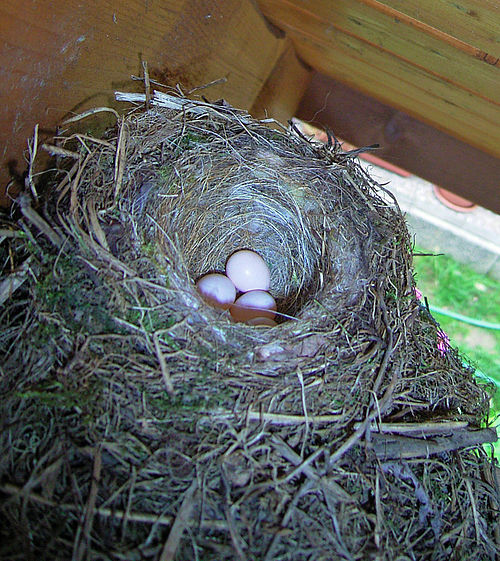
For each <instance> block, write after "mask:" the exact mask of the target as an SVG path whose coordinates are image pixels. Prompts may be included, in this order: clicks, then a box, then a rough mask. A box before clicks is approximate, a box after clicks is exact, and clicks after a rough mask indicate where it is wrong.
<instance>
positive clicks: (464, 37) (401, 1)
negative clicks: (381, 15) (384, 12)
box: [366, 0, 500, 60]
mask: <svg viewBox="0 0 500 561" xmlns="http://www.w3.org/2000/svg"><path fill="white" fill-rule="evenodd" d="M366 1H367V2H368V3H371V4H383V5H386V6H389V7H391V8H393V9H395V10H397V11H399V12H401V13H404V14H406V15H408V16H410V17H411V18H413V19H414V20H416V21H421V22H422V23H425V24H426V25H428V26H430V27H433V28H434V29H438V30H440V31H441V32H443V33H446V34H447V35H449V36H450V37H454V38H456V39H458V40H460V41H462V42H463V43H466V44H468V45H472V46H474V47H476V48H477V49H478V50H480V51H482V53H478V56H479V58H486V57H485V56H484V55H486V54H487V55H490V56H492V57H494V58H495V59H497V60H498V58H499V57H500V24H499V22H500V3H499V2H498V1H497V0H380V1H379V2H377V1H376V0H366Z"/></svg>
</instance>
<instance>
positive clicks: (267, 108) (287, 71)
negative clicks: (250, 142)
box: [250, 40, 312, 124]
mask: <svg viewBox="0 0 500 561" xmlns="http://www.w3.org/2000/svg"><path fill="white" fill-rule="evenodd" d="M311 75H312V71H311V69H310V68H309V67H307V66H306V65H305V64H304V63H303V62H302V61H300V60H299V59H298V58H297V54H296V52H295V48H294V47H293V45H292V43H291V41H290V40H287V47H286V49H285V50H284V52H283V54H282V56H281V57H280V58H279V60H278V62H277V63H276V66H275V67H274V68H273V71H272V72H271V74H270V76H269V78H268V80H267V82H266V83H265V84H264V86H263V87H262V89H261V91H260V93H259V96H258V97H257V99H256V100H255V102H254V104H253V106H252V108H251V109H250V113H251V114H252V115H254V116H255V117H257V118H258V119H263V118H267V117H272V118H273V119H276V120H277V121H279V122H280V123H283V124H286V123H287V122H288V120H289V119H291V118H292V117H293V116H294V115H295V111H296V110H297V107H298V105H299V103H300V100H301V99H302V96H303V95H304V92H305V90H306V89H307V86H308V85H309V81H310V80H311Z"/></svg>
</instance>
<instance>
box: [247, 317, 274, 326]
mask: <svg viewBox="0 0 500 561" xmlns="http://www.w3.org/2000/svg"><path fill="white" fill-rule="evenodd" d="M246 323H247V324H248V325H265V326H267V327H274V326H275V325H278V324H277V323H276V322H275V321H274V319H271V318H264V317H262V316H259V317H258V318H252V319H249V320H247V321H246Z"/></svg>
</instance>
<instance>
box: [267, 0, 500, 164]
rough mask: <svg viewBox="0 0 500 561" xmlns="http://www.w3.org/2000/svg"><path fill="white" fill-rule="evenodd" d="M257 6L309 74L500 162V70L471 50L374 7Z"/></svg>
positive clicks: (270, 1)
mask: <svg viewBox="0 0 500 561" xmlns="http://www.w3.org/2000/svg"><path fill="white" fill-rule="evenodd" d="M260 6H261V8H262V10H263V12H264V14H265V15H266V16H267V17H269V18H270V19H271V21H272V22H273V23H274V24H275V25H277V26H279V27H280V28H282V29H283V30H284V31H285V32H286V33H287V34H288V35H289V36H290V38H291V39H292V41H293V42H294V44H295V47H296V50H297V53H298V55H299V56H300V57H302V58H303V59H304V60H305V61H306V62H307V63H308V64H309V65H311V66H312V67H313V68H314V69H316V70H319V71H320V72H322V73H323V74H326V75H329V76H331V77H333V78H335V79H338V80H341V81H343V82H344V83H346V84H348V85H350V86H351V87H354V88H356V89H358V90H360V91H363V92H364V93H366V94H368V95H370V96H372V97H375V98H377V99H379V100H380V101H382V102H384V103H387V104H389V105H392V106H394V107H395V108H397V109H399V110H402V111H405V112H406V113H408V114H410V115H412V116H414V117H416V118H418V119H420V120H422V121H424V122H426V123H428V124H430V125H432V126H435V127H436V128H438V129H439V130H441V131H444V132H446V133H448V134H451V135H454V136H455V137H456V138H458V139H460V140H462V141H464V142H467V143H469V144H471V145H472V146H475V147H477V148H479V149H481V150H484V151H486V152H488V153H490V154H492V155H494V156H500V128H499V124H500V88H499V84H500V68H498V67H496V66H493V65H491V64H488V63H487V62H485V61H483V60H480V59H479V58H477V57H476V56H475V54H474V49H472V47H470V48H468V47H467V46H466V47H467V48H465V47H464V48H458V47H457V45H456V41H455V42H454V41H452V40H451V39H450V40H446V41H444V40H442V37H441V36H440V35H439V34H437V35H436V34H435V33H432V32H431V31H432V30H431V29H430V28H429V26H416V25H415V22H413V21H411V18H409V17H408V16H404V14H401V17H400V18H397V17H395V16H394V14H393V13H389V12H388V11H387V9H385V6H382V8H384V9H383V10H382V9H380V10H378V9H377V6H378V7H380V6H381V3H379V2H375V1H368V0H366V1H361V0H349V1H347V0H338V1H337V2H334V3H332V2H328V1H326V0H318V1H317V2H314V3H309V4H304V3H303V2H299V1H298V0H288V1H287V0H260ZM499 25H500V20H499ZM441 35H442V34H441ZM471 49H472V50H471Z"/></svg>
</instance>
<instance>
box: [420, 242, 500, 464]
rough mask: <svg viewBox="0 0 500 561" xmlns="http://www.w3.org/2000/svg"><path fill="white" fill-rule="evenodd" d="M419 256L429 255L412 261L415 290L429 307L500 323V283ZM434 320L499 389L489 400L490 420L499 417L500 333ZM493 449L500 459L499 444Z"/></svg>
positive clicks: (449, 320)
mask: <svg viewBox="0 0 500 561" xmlns="http://www.w3.org/2000/svg"><path fill="white" fill-rule="evenodd" d="M418 253H430V252H426V251H425V250H423V249H420V248H417V249H415V257H414V267H415V273H416V282H417V287H418V288H419V290H420V291H421V292H422V294H423V296H424V297H426V298H427V300H428V303H429V305H430V306H436V307H439V308H443V309H445V310H449V311H452V312H456V313H459V314H461V315H464V316H468V317H470V318H474V319H479V320H482V321H486V322H490V323H494V324H498V323H500V281H498V280H496V279H493V278H491V277H489V276H487V275H483V274H480V273H477V272H475V271H474V270H473V269H471V268H470V267H467V266H465V265H463V264H461V263H458V262H457V261H455V260H454V259H452V258H450V257H447V256H445V255H435V256H419V255H418ZM433 316H434V317H435V319H436V320H437V321H438V322H439V323H440V325H441V327H442V329H443V331H445V332H446V333H447V334H448V336H449V337H450V341H451V343H452V345H453V346H456V347H458V349H459V350H460V352H461V353H462V354H463V355H465V357H466V360H467V362H469V364H471V365H472V366H474V367H475V368H476V372H477V374H478V376H479V377H480V375H481V373H483V374H485V375H486V376H488V377H489V378H491V379H492V380H493V381H494V382H495V383H496V384H497V387H498V388H499V389H497V391H496V393H495V395H494V396H493V399H492V411H491V416H492V417H493V418H494V417H496V416H498V415H500V331H499V330H493V329H485V328H482V327H476V326H473V325H469V324H467V323H463V322H461V321H458V320H456V319H452V318H449V317H446V316H444V315H441V314H438V313H435V312H433ZM494 424H495V425H497V424H498V421H495V423H494ZM495 449H496V455H497V457H498V458H500V444H497V445H496V446H495Z"/></svg>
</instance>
